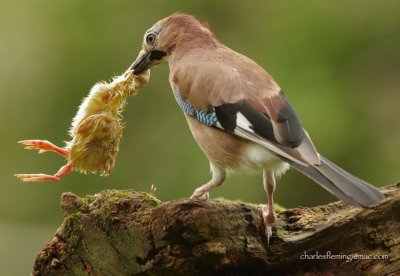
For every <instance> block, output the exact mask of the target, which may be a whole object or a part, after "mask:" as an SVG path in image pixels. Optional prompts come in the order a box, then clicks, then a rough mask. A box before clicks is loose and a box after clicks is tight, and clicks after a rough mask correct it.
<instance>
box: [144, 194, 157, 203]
mask: <svg viewBox="0 0 400 276" xmlns="http://www.w3.org/2000/svg"><path fill="white" fill-rule="evenodd" d="M143 196H144V199H145V200H146V201H147V202H149V203H151V204H152V205H154V206H158V205H160V204H161V200H159V199H158V198H156V197H155V196H154V195H151V194H149V193H143Z"/></svg>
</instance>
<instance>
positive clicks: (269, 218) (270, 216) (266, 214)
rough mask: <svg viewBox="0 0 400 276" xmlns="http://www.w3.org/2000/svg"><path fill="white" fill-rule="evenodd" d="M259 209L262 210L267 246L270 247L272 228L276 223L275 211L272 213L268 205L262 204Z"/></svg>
mask: <svg viewBox="0 0 400 276" xmlns="http://www.w3.org/2000/svg"><path fill="white" fill-rule="evenodd" d="M258 208H260V210H261V214H262V218H263V221H264V226H265V235H266V236H267V245H268V246H269V240H270V238H271V236H272V226H273V225H274V223H275V221H276V213H275V211H272V212H270V211H269V210H268V207H267V205H264V204H260V205H258Z"/></svg>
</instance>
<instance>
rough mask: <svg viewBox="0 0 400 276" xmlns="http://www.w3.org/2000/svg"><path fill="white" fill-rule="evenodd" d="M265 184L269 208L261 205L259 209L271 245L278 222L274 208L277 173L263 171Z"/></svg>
mask: <svg viewBox="0 0 400 276" xmlns="http://www.w3.org/2000/svg"><path fill="white" fill-rule="evenodd" d="M263 184H264V189H265V191H266V192H267V199H268V206H266V205H264V204H261V205H259V208H260V209H261V212H262V217H263V220H264V226H265V234H266V235H267V242H268V245H269V239H270V238H271V236H272V226H273V225H274V223H275V221H276V213H275V208H274V198H273V195H274V191H275V186H276V184H275V173H274V171H273V170H267V169H264V171H263Z"/></svg>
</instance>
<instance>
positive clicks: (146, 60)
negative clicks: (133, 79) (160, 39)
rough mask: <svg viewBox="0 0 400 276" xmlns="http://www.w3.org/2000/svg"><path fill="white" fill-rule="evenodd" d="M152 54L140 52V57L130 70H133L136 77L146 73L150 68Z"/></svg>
mask: <svg viewBox="0 0 400 276" xmlns="http://www.w3.org/2000/svg"><path fill="white" fill-rule="evenodd" d="M150 53H151V52H147V51H145V50H141V51H140V52H139V55H138V57H137V58H136V60H135V61H134V62H133V64H132V66H131V68H130V69H131V70H133V73H134V74H135V75H139V74H140V73H142V72H144V71H146V70H147V69H148V68H149V67H150V63H151V60H150Z"/></svg>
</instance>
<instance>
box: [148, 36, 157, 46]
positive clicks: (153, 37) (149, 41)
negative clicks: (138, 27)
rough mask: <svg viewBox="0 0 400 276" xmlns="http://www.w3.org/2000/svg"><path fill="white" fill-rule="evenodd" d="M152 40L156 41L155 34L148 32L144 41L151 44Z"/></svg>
mask: <svg viewBox="0 0 400 276" xmlns="http://www.w3.org/2000/svg"><path fill="white" fill-rule="evenodd" d="M154 41H156V35H155V34H148V35H147V36H146V42H147V44H150V45H152V44H153V43H154Z"/></svg>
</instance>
